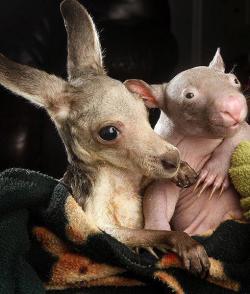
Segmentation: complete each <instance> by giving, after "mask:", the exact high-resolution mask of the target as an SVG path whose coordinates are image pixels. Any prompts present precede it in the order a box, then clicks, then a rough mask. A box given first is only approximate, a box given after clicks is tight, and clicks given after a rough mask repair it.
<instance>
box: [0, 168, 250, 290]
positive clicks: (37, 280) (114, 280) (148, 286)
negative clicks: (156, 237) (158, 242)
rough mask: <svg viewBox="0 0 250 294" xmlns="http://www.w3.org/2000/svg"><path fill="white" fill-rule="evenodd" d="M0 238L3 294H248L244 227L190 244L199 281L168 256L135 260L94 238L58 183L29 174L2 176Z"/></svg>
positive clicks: (101, 236) (248, 230)
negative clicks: (201, 253) (203, 262)
mask: <svg viewBox="0 0 250 294" xmlns="http://www.w3.org/2000/svg"><path fill="white" fill-rule="evenodd" d="M0 236H1V238H0V293H1V294H2V293H4V294H6V293H7V294H11V293H20V294H24V293H25V294H29V293H33V294H34V293H45V291H48V292H51V293H96V291H97V293H100V292H101V293H103V294H104V293H117V292H118V293H128V292H129V293H130V294H131V293H152V292H153V291H155V292H156V293H172V292H176V293H235V292H238V293H250V224H248V223H243V222H237V221H233V220H230V221H226V222H224V223H222V224H221V225H220V226H219V227H218V228H217V229H216V230H215V231H214V232H211V233H210V234H208V235H206V236H197V237H195V238H196V240H198V241H199V242H201V243H202V244H203V245H204V247H205V249H206V250H207V252H208V255H209V256H210V262H211V268H210V271H209V274H208V275H207V277H206V278H205V279H203V280H202V279H200V278H199V277H195V276H193V275H191V274H189V273H188V272H186V271H185V270H184V269H183V268H182V263H181V261H180V260H179V258H178V256H177V255H175V254H174V253H171V252H169V253H167V254H164V255H160V258H159V259H156V258H155V257H154V256H151V255H149V254H148V253H146V252H144V253H143V252H142V253H141V254H140V255H138V254H136V253H135V252H133V251H132V250H130V249H129V248H127V247H126V246H125V245H123V244H121V243H120V242H118V241H117V240H116V239H114V238H113V237H111V236H110V235H108V234H106V233H105V232H103V231H101V230H99V229H98V228H96V227H95V226H94V225H93V224H91V223H90V222H89V221H88V219H87V218H86V215H85V214H84V211H83V210H82V209H81V207H80V206H79V205H78V204H77V202H76V201H75V199H74V197H73V196H72V195H71V193H70V190H69V189H68V188H67V187H66V186H65V185H64V184H63V183H61V182H59V181H58V180H55V179H53V178H51V177H49V176H47V175H43V174H40V173H38V172H34V171H29V170H23V169H9V170H6V171H4V172H2V173H1V174H0ZM159 254H160V253H159ZM92 290H93V291H95V292H93V291H92ZM147 291H149V292H147Z"/></svg>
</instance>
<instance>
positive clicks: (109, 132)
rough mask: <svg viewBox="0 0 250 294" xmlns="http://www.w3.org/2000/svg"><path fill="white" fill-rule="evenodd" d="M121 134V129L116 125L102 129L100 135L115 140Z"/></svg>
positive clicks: (105, 138)
mask: <svg viewBox="0 0 250 294" xmlns="http://www.w3.org/2000/svg"><path fill="white" fill-rule="evenodd" d="M118 135H119V131H118V130H117V128H116V127H114V126H106V127H103V128H101V129H100V131H99V136H100V138H102V139H103V140H105V141H112V140H115V139H116V138H117V137H118Z"/></svg>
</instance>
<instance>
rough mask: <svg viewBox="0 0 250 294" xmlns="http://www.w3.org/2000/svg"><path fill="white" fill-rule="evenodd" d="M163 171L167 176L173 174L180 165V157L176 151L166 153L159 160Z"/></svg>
mask: <svg viewBox="0 0 250 294" xmlns="http://www.w3.org/2000/svg"><path fill="white" fill-rule="evenodd" d="M161 165H162V167H163V169H164V170H165V171H166V172H167V173H169V174H175V173H176V172H177V170H178V168H179V165H180V155H179V152H178V150H177V149H174V150H171V151H168V152H167V153H166V154H165V155H164V156H162V158H161Z"/></svg>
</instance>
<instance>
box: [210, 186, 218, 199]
mask: <svg viewBox="0 0 250 294" xmlns="http://www.w3.org/2000/svg"><path fill="white" fill-rule="evenodd" d="M217 189H218V187H217V186H214V187H213V190H212V191H211V193H210V195H209V200H211V199H212V198H213V195H214V192H215V191H216V190H217Z"/></svg>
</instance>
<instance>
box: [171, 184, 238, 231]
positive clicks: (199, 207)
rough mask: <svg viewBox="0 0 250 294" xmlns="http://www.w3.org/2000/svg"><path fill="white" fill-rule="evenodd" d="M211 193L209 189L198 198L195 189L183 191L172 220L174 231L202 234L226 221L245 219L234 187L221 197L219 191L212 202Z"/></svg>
mask: <svg viewBox="0 0 250 294" xmlns="http://www.w3.org/2000/svg"><path fill="white" fill-rule="evenodd" d="M210 193H211V189H208V190H207V191H205V192H204V193H203V194H201V196H200V197H199V198H197V194H198V192H193V187H190V188H188V189H186V190H182V191H181V192H180V197H179V200H178V202H177V206H176V210H175V213H174V215H173V217H172V220H171V228H172V230H180V231H185V232H186V233H188V234H189V235H196V234H202V233H205V232H207V231H208V230H211V229H215V228H216V227H217V226H218V225H219V224H220V223H221V222H222V221H224V220H227V219H232V218H235V219H241V218H243V214H242V209H241V207H240V201H239V196H238V194H237V193H236V192H235V190H234V189H233V188H232V187H229V188H228V189H227V190H226V191H225V192H224V193H222V195H221V196H220V197H219V191H218V192H217V193H215V194H214V195H213V198H212V199H211V200H209V195H210Z"/></svg>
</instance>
